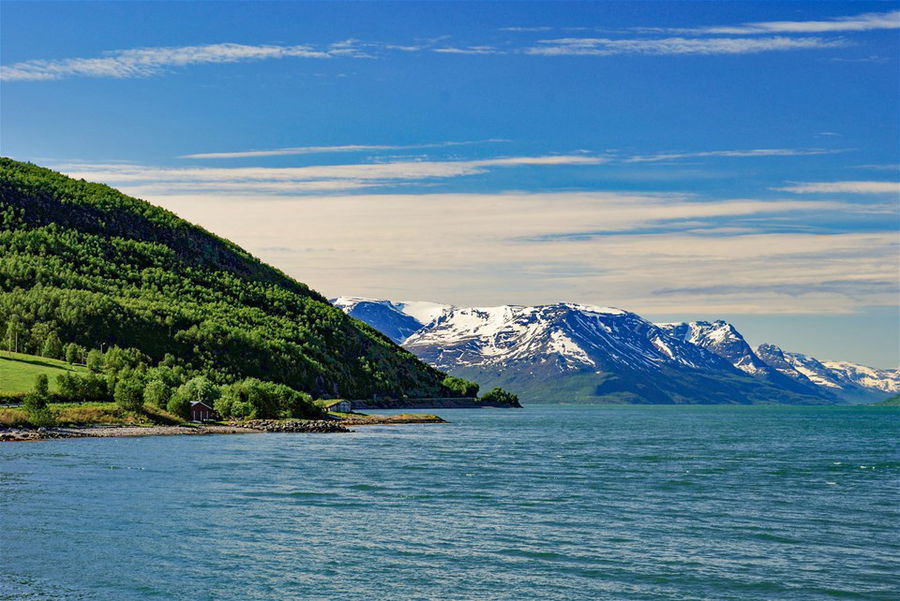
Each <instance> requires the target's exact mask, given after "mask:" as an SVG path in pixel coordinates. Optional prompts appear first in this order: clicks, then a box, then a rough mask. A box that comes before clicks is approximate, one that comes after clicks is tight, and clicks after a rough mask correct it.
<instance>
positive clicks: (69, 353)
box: [66, 342, 81, 365]
mask: <svg viewBox="0 0 900 601" xmlns="http://www.w3.org/2000/svg"><path fill="white" fill-rule="evenodd" d="M79 359H81V347H80V346H78V345H77V344H75V343H74V342H70V343H69V344H67V345H66V363H68V364H69V365H72V364H73V363H78V360H79Z"/></svg>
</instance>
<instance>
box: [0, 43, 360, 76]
mask: <svg viewBox="0 0 900 601" xmlns="http://www.w3.org/2000/svg"><path fill="white" fill-rule="evenodd" d="M367 56H368V55H367V54H366V53H365V52H363V51H362V50H360V49H359V48H358V47H357V44H356V42H355V41H354V40H346V41H342V42H336V43H334V44H331V45H330V46H326V47H324V48H315V47H313V46H308V45H295V46H276V45H246V44H231V43H225V44H208V45H203V46H171V47H159V48H133V49H128V50H114V51H111V52H109V53H107V55H106V56H102V57H99V58H64V59H58V60H32V61H25V62H20V63H14V64H12V65H8V66H7V65H4V66H0V80H3V81H44V80H53V79H63V78H66V77H112V78H119V79H122V78H129V77H147V76H150V75H156V74H159V73H161V72H163V71H164V70H166V69H167V68H170V67H185V66H188V65H201V64H212V63H236V62H244V61H259V60H266V59H281V58H313V59H327V58H336V57H355V58H361V57H367Z"/></svg>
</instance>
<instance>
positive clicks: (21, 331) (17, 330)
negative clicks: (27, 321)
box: [4, 315, 25, 352]
mask: <svg viewBox="0 0 900 601" xmlns="http://www.w3.org/2000/svg"><path fill="white" fill-rule="evenodd" d="M24 335H25V326H23V325H22V322H21V321H20V320H19V318H18V317H17V316H15V315H13V317H12V319H10V320H9V323H8V324H7V325H6V335H5V337H4V342H5V343H6V348H7V350H9V351H10V352H12V351H18V350H19V348H21V345H23V344H24V343H25V339H24V337H25V336H24Z"/></svg>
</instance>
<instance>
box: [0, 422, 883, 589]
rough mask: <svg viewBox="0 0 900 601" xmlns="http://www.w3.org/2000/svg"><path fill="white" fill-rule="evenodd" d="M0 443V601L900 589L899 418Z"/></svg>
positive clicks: (486, 425)
mask: <svg viewBox="0 0 900 601" xmlns="http://www.w3.org/2000/svg"><path fill="white" fill-rule="evenodd" d="M443 415H444V416H445V417H446V418H447V419H450V420H451V421H452V422H453V423H451V424H430V425H414V426H384V427H381V426H379V427H370V428H359V430H358V432H355V433H352V434H344V435H313V434H254V435H241V436H196V437H191V436H181V437H147V438H123V439H80V440H62V441H50V442H41V443H20V444H6V445H3V446H0V598H2V599H64V600H68V599H111V600H112V599H114V600H118V601H125V600H131V599H184V600H191V601H196V600H203V599H210V600H212V599H215V600H257V599H260V600H262V599H265V600H271V599H323V600H324V599H348V600H357V599H358V600H373V599H384V600H388V599H390V600H402V599H416V600H420V599H421V600H424V599H459V600H462V599H466V600H468V599H477V600H488V599H509V600H514V599H515V600H522V599H550V600H581V599H584V600H595V599H616V600H618V599H640V600H676V599H677V600H689V599H717V600H728V599H740V600H747V599H791V600H803V599H885V600H887V599H891V600H895V599H898V598H900V587H898V572H897V568H898V564H897V557H898V556H900V540H898V527H900V511H898V484H900V456H898V447H897V436H898V433H900V411H898V410H895V409H890V408H874V407H840V408H834V407H818V408H811V407H805V408H791V407H721V406H717V407H714V406H704V407H697V406H694V407H687V406H682V407H659V406H655V407H634V406H627V407H610V406H536V405H532V406H529V407H526V408H525V409H524V410H521V411H513V410H448V411H445V412H444V414H443Z"/></svg>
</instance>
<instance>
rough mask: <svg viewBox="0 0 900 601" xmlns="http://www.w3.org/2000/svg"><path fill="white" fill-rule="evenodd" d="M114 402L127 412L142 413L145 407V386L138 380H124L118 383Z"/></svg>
mask: <svg viewBox="0 0 900 601" xmlns="http://www.w3.org/2000/svg"><path fill="white" fill-rule="evenodd" d="M113 400H115V401H116V404H117V405H118V406H119V407H121V408H122V409H124V410H125V411H140V410H141V409H143V407H144V385H143V384H142V383H141V381H140V380H138V379H136V378H123V379H121V380H119V381H118V382H117V383H116V387H115V389H114V390H113Z"/></svg>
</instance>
